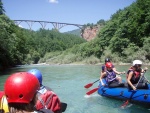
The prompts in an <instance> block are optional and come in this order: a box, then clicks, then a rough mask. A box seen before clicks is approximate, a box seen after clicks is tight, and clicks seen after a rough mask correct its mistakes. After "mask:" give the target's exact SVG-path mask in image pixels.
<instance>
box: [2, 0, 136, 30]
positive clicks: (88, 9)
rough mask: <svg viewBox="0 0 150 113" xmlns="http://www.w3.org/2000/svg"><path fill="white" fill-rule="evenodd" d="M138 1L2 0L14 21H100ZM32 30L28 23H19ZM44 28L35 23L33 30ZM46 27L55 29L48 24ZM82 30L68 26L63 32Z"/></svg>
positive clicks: (73, 22) (7, 13)
mask: <svg viewBox="0 0 150 113" xmlns="http://www.w3.org/2000/svg"><path fill="white" fill-rule="evenodd" d="M133 2H136V0H2V3H3V7H4V9H5V11H6V13H5V14H6V15H7V16H8V17H9V18H10V19H11V20H36V21H49V22H59V23H71V24H81V25H84V24H87V23H93V24H96V23H97V22H98V21H99V20H101V19H104V20H109V19H110V17H111V15H113V14H114V13H116V11H118V10H119V9H124V8H125V7H127V6H130V5H131V4H132V3H133ZM19 25H20V26H22V27H23V28H26V29H30V28H29V25H28V24H27V23H26V22H21V23H20V24H19ZM40 28H42V27H41V25H40V24H39V23H33V25H32V30H38V29H40ZM45 28H46V29H52V28H54V27H53V25H52V24H46V27H45ZM74 29H78V27H76V26H71V25H67V26H64V27H63V28H61V29H60V32H67V31H71V30H74Z"/></svg>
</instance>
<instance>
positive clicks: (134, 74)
mask: <svg viewBox="0 0 150 113" xmlns="http://www.w3.org/2000/svg"><path fill="white" fill-rule="evenodd" d="M131 71H133V76H132V78H131V80H133V81H135V80H136V81H138V79H139V78H140V74H141V73H140V72H138V71H134V70H133V68H132V66H131V67H130V69H129V70H128V72H127V75H126V78H127V79H128V76H129V73H130V72H131Z"/></svg>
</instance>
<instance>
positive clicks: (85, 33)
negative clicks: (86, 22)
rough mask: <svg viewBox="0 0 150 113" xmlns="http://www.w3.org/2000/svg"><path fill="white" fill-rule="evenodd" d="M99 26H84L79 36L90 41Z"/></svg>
mask: <svg viewBox="0 0 150 113" xmlns="http://www.w3.org/2000/svg"><path fill="white" fill-rule="evenodd" d="M100 28H101V27H100V26H93V27H86V28H85V29H84V30H82V33H81V36H82V37H83V38H84V39H85V40H87V41H90V40H92V39H94V38H95V37H96V35H97V33H98V32H99V30H100Z"/></svg>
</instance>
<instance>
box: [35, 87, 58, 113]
mask: <svg viewBox="0 0 150 113" xmlns="http://www.w3.org/2000/svg"><path fill="white" fill-rule="evenodd" d="M43 108H45V109H50V110H52V111H53V112H54V113H56V112H57V113H61V103H60V100H59V98H58V96H57V95H56V94H55V93H54V92H53V91H50V90H47V89H46V88H45V87H44V88H42V89H40V90H39V91H38V100H37V102H36V109H37V110H40V109H43Z"/></svg>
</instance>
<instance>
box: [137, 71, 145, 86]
mask: <svg viewBox="0 0 150 113" xmlns="http://www.w3.org/2000/svg"><path fill="white" fill-rule="evenodd" d="M145 73H146V72H144V73H143V75H142V76H141V77H140V79H139V81H138V83H137V84H136V86H135V87H136V88H137V86H138V85H139V83H140V81H141V80H142V78H143V77H145V76H144V74H145Z"/></svg>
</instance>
